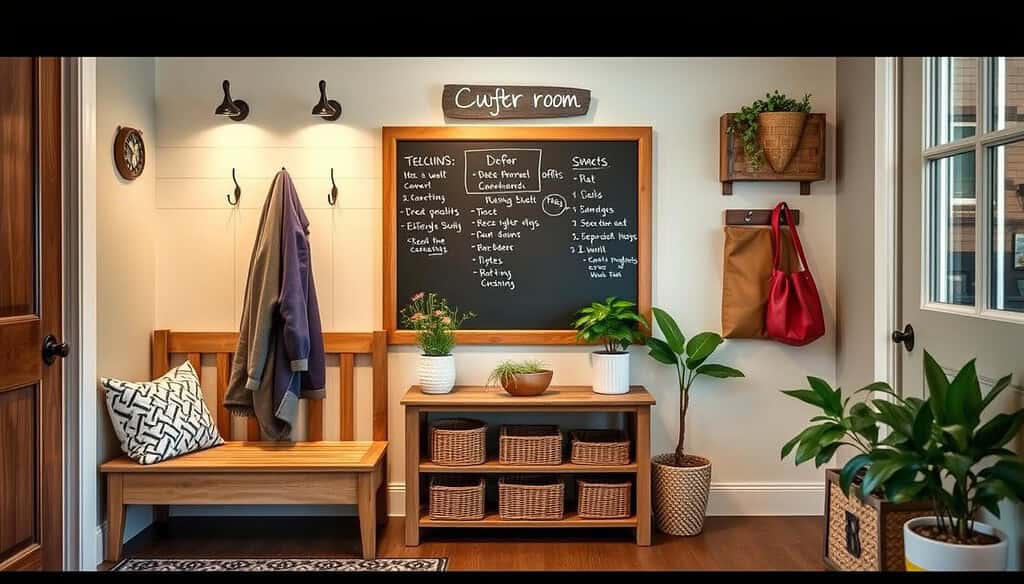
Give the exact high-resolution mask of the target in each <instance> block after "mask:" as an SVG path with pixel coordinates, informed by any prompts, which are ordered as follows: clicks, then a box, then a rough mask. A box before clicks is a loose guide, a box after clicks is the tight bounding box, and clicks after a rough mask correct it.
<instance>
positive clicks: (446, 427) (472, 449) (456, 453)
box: [430, 418, 487, 466]
mask: <svg viewBox="0 0 1024 584" xmlns="http://www.w3.org/2000/svg"><path fill="white" fill-rule="evenodd" d="M486 437H487V424H484V423H483V422H481V421H478V420H467V419H462V418H455V419H451V420H438V421H437V422H435V423H434V424H432V425H431V426H430V461H431V462H433V463H434V464H440V465H443V466H469V465H473V464H483V463H484V461H485V460H486V459H487V449H486V446H485V444H486V442H485V438H486Z"/></svg>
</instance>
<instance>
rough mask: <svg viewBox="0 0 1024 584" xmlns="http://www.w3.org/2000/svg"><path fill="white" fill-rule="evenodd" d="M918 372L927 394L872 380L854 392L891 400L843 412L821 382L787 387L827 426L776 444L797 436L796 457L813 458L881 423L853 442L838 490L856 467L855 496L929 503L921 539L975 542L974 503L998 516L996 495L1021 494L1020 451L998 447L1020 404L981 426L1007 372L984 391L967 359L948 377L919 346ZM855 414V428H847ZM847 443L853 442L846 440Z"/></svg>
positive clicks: (1012, 431) (1023, 414)
mask: <svg viewBox="0 0 1024 584" xmlns="http://www.w3.org/2000/svg"><path fill="white" fill-rule="evenodd" d="M924 375H925V381H926V383H927V386H928V397H927V399H923V400H922V399H920V398H914V397H907V398H903V397H901V396H899V395H897V394H896V392H894V391H893V390H892V388H891V387H889V386H888V384H885V383H880V382H879V383H873V384H871V385H869V386H867V387H865V388H863V389H862V390H860V391H876V392H881V393H884V394H886V395H888V396H889V397H890V398H891V399H890V400H887V399H872V400H871V401H870V405H867V404H863V408H861V407H858V406H854V408H851V412H850V413H851V415H850V416H848V417H842V416H837V415H836V414H837V411H838V410H836V402H837V401H838V400H839V399H840V397H841V396H840V393H839V390H835V391H834V392H831V395H826V391H825V390H826V387H827V385H826V386H820V385H819V386H818V387H814V385H812V390H811V393H813V394H814V395H813V396H812V395H811V393H803V392H805V391H806V390H796V391H795V392H786V393H787V394H788V395H792V396H793V397H796V398H797V399H801V400H802V401H805V402H807V403H811V404H812V405H817V406H819V407H823V409H824V407H827V408H828V409H829V411H828V412H827V413H826V414H825V416H819V417H817V418H827V421H825V424H824V425H827V426H828V427H827V428H826V429H824V430H812V428H814V427H812V428H808V430H805V431H804V432H803V433H801V434H802V435H803V437H801V436H797V438H794V440H793V441H790V443H788V444H787V445H786V447H783V455H784V456H785V455H786V454H788V452H789V451H790V450H792V448H793V446H794V441H796V443H799V446H798V447H797V457H798V459H803V460H809V458H808V457H809V456H810V452H811V451H813V450H815V449H816V448H817V449H819V450H818V454H817V455H815V458H816V460H817V456H821V453H822V452H827V451H831V452H833V453H834V452H835V448H838V446H837V447H835V448H833V447H832V444H833V443H834V442H836V441H843V437H850V436H851V435H855V436H857V437H859V438H862V439H864V438H869V437H870V436H871V435H872V432H873V431H872V430H865V429H864V428H867V427H868V424H869V422H868V421H869V420H870V421H871V422H873V423H874V425H875V426H876V427H877V425H878V424H884V425H885V426H886V427H887V428H888V435H887V436H885V438H882V439H880V440H875V441H873V442H871V441H865V442H864V443H863V444H861V445H860V447H859V450H860V451H861V452H860V453H859V454H857V455H856V456H854V457H853V458H851V459H850V460H849V461H848V462H847V463H846V465H844V466H843V469H842V471H841V472H840V476H839V485H840V487H841V488H842V490H843V492H844V493H847V494H849V489H850V485H851V484H853V482H854V479H855V477H857V476H858V475H859V474H861V473H863V477H862V479H861V493H862V495H866V494H868V493H873V492H880V493H881V494H883V495H884V496H885V498H886V499H888V500H890V501H892V502H894V503H903V502H907V501H927V502H930V503H931V505H932V508H933V510H934V512H935V517H936V521H937V524H936V527H935V533H934V534H932V535H928V537H931V538H932V539H940V540H942V541H947V542H950V543H962V544H970V543H977V541H978V539H977V537H978V536H977V534H976V533H975V531H974V528H973V524H974V521H975V516H976V514H977V513H978V511H979V510H980V509H986V510H987V511H989V512H990V513H992V514H993V515H995V516H996V517H999V503H1000V502H1001V501H1003V500H1010V501H1014V502H1017V503H1020V502H1021V501H1022V500H1024V462H1022V461H1021V459H1020V455H1017V454H1015V453H1013V452H1012V451H1010V450H1008V449H1006V448H1005V446H1006V444H1007V443H1009V442H1010V441H1011V440H1013V439H1014V438H1015V437H1017V435H1018V433H1019V432H1020V429H1021V425H1022V424H1024V409H1019V410H1017V411H1015V412H1013V413H1000V414H996V415H995V416H993V417H992V418H990V419H989V420H988V421H987V422H985V423H984V424H982V423H981V419H982V414H983V413H984V411H985V409H986V408H987V407H988V406H989V405H990V404H991V403H992V402H993V401H994V400H995V398H996V397H997V396H998V395H999V394H1000V393H1001V392H1002V391H1004V390H1005V389H1006V388H1007V387H1008V386H1009V385H1010V379H1011V377H1012V376H1011V375H1007V376H1006V377H1003V378H1002V379H1000V380H999V381H997V382H996V383H995V384H994V385H993V387H992V389H991V390H989V392H988V393H987V394H986V395H984V396H983V395H982V392H981V385H980V383H979V382H978V373H977V370H976V369H975V364H974V360H973V359H972V360H971V361H969V362H968V363H967V364H966V365H964V366H963V368H961V369H960V371H959V372H958V373H957V374H956V376H955V377H954V378H953V379H952V381H951V380H949V379H948V378H947V377H946V374H945V372H944V371H943V370H942V368H941V367H940V366H939V364H938V363H937V362H936V361H935V360H934V359H933V358H932V356H931V355H930V354H928V353H927V352H925V354H924ZM829 391H831V390H829ZM797 392H800V393H797ZM843 403H844V404H845V402H843ZM855 408H856V412H857V413H856V415H854V410H855ZM854 418H856V419H857V420H858V421H857V422H856V424H857V425H858V426H860V429H854ZM837 419H838V420H840V421H838V422H837ZM845 420H849V424H847V423H846V422H845ZM836 423H838V424H839V425H840V427H841V428H842V430H843V434H842V435H840V428H837V427H835V426H834V424H836ZM805 433H806V434H805ZM815 434H817V439H816V440H815V438H814V435H815ZM815 442H816V444H815ZM843 442H845V441H843ZM853 444H856V441H855V440H851V445H853ZM805 445H806V446H805ZM801 449H804V452H803V453H801ZM922 535H924V534H922Z"/></svg>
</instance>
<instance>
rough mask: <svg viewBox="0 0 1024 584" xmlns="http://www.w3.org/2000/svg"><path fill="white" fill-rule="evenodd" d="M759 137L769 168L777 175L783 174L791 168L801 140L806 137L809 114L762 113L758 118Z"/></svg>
mask: <svg viewBox="0 0 1024 584" xmlns="http://www.w3.org/2000/svg"><path fill="white" fill-rule="evenodd" d="M757 125H758V130H757V136H758V140H759V141H760V143H761V148H762V149H763V150H764V157H765V159H766V160H767V161H768V166H771V167H772V170H774V171H775V172H777V173H782V172H784V171H785V170H786V167H787V166H789V161H790V160H792V159H793V155H794V154H796V151H797V148H799V147H800V138H801V137H803V135H804V126H806V125H807V114H806V113H804V112H761V113H760V114H758V116H757Z"/></svg>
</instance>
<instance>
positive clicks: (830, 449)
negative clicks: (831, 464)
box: [814, 442, 842, 468]
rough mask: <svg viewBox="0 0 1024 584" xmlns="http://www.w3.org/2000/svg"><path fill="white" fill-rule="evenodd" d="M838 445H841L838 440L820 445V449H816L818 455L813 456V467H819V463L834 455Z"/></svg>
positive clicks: (825, 461)
mask: <svg viewBox="0 0 1024 584" xmlns="http://www.w3.org/2000/svg"><path fill="white" fill-rule="evenodd" d="M840 446H842V444H841V443H839V442H833V443H832V444H829V445H827V446H822V447H821V450H820V451H818V455H817V456H815V457H814V467H815V468H821V465H823V464H825V463H827V462H828V461H830V460H832V457H833V456H834V455H835V453H836V450H839V447H840Z"/></svg>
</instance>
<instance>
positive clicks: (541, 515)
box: [498, 475, 565, 521]
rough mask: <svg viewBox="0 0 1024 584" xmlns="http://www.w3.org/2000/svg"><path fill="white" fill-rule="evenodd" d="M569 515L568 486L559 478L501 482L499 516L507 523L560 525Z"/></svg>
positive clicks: (499, 486)
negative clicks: (527, 522)
mask: <svg viewBox="0 0 1024 584" xmlns="http://www.w3.org/2000/svg"><path fill="white" fill-rule="evenodd" d="M564 512H565V483H563V482H562V481H561V479H559V478H558V477H556V476H551V475H543V476H509V477H501V478H499V479H498V515H499V517H501V519H504V520H516V519H528V520H533V521H557V520H559V519H561V518H562V516H563V514H564Z"/></svg>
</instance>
